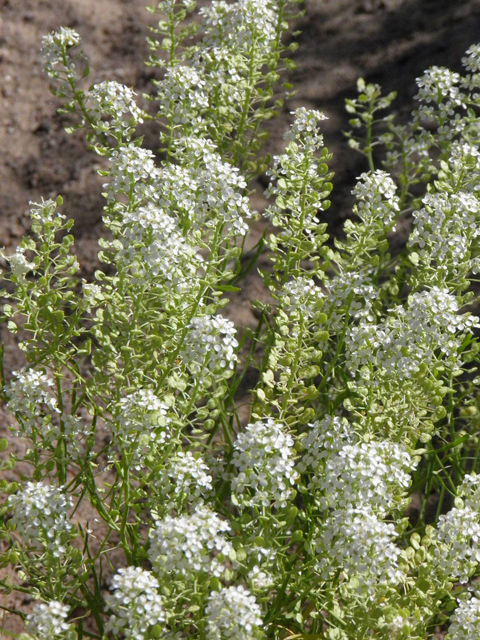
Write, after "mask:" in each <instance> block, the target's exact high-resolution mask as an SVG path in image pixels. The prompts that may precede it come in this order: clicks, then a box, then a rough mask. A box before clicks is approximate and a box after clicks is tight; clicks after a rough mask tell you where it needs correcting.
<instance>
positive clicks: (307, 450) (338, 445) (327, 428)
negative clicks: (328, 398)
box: [297, 416, 358, 473]
mask: <svg viewBox="0 0 480 640" xmlns="http://www.w3.org/2000/svg"><path fill="white" fill-rule="evenodd" d="M308 427H309V430H308V432H307V434H306V436H305V437H304V438H302V440H301V447H302V458H301V460H300V461H299V463H298V465H297V468H298V470H299V471H300V472H301V473H305V471H307V470H311V471H316V470H318V468H319V466H320V465H321V464H323V463H324V461H325V459H326V458H328V457H329V456H330V455H332V453H338V452H339V451H341V449H342V448H343V447H344V446H346V445H351V444H353V443H355V442H356V441H357V440H358V436H357V434H356V433H355V431H354V430H353V428H352V426H351V425H350V424H349V422H348V421H347V420H346V419H345V418H340V417H338V416H326V417H325V418H324V419H323V420H321V421H320V420H316V421H315V422H313V423H311V424H309V425H308Z"/></svg>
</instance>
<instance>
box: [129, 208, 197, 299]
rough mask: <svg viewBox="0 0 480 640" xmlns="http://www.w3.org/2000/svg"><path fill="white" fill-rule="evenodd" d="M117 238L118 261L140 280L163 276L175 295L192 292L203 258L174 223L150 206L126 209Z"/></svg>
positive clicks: (163, 213) (167, 216) (160, 210)
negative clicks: (119, 245)
mask: <svg viewBox="0 0 480 640" xmlns="http://www.w3.org/2000/svg"><path fill="white" fill-rule="evenodd" d="M122 225H123V229H122V231H121V232H120V234H119V235H118V240H119V241H120V243H121V245H122V249H121V250H120V251H119V253H118V260H119V261H120V262H121V263H123V264H125V266H127V267H128V268H129V269H130V271H131V272H132V273H133V274H134V275H135V276H136V277H137V278H138V279H139V280H145V279H146V278H149V277H151V276H153V277H158V276H163V277H164V278H165V280H166V281H167V282H168V283H169V284H170V285H171V286H172V287H173V288H174V289H175V290H176V291H178V292H180V293H181V292H185V291H188V290H190V291H191V290H192V289H195V280H196V276H197V272H198V268H199V266H200V264H201V261H202V258H201V256H200V254H199V253H198V251H197V249H196V247H193V246H191V245H190V244H189V243H188V241H187V239H186V238H185V237H184V236H183V235H182V233H181V231H180V229H179V227H178V223H177V221H176V220H175V219H174V218H173V217H171V216H170V215H169V214H167V213H165V211H163V210H162V209H159V208H157V207H156V206H154V205H153V204H149V205H148V206H146V207H139V208H137V209H134V210H127V211H126V212H125V213H124V214H123V217H122Z"/></svg>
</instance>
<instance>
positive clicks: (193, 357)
mask: <svg viewBox="0 0 480 640" xmlns="http://www.w3.org/2000/svg"><path fill="white" fill-rule="evenodd" d="M235 335H236V329H235V326H234V324H233V322H232V321H231V320H227V319H226V318H224V317H223V316H221V315H216V316H198V317H196V318H193V320H192V321H191V323H190V325H189V332H188V334H187V336H186V338H185V342H184V345H183V348H182V351H181V354H180V357H181V358H182V360H183V362H184V364H185V365H186V366H187V367H188V368H189V370H190V371H191V373H192V374H194V375H197V376H198V382H199V384H203V383H204V382H205V378H206V377H208V376H209V375H211V374H212V373H221V372H225V371H227V370H228V371H232V370H233V368H234V366H235V363H236V362H237V361H238V356H237V354H236V349H237V347H238V342H237V340H236V338H235Z"/></svg>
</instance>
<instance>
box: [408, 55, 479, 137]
mask: <svg viewBox="0 0 480 640" xmlns="http://www.w3.org/2000/svg"><path fill="white" fill-rule="evenodd" d="M417 85H418V88H419V90H418V93H417V95H416V96H415V98H416V99H417V100H419V101H420V103H421V104H420V106H419V108H418V111H416V112H414V118H415V119H416V120H430V121H432V122H434V123H435V124H437V125H438V129H437V132H436V135H437V136H438V137H439V138H440V139H447V140H451V139H452V138H453V137H454V135H455V134H457V133H461V132H462V131H463V129H464V128H465V121H464V119H463V118H462V116H461V115H460V113H458V112H457V113H456V112H455V109H457V108H460V109H461V110H464V109H466V107H467V105H466V96H465V94H464V93H463V92H462V91H461V89H462V85H463V81H462V76H461V75H460V74H459V73H455V72H453V71H451V70H450V69H447V68H446V67H438V66H433V67H430V69H427V71H425V73H424V74H423V76H421V77H420V78H417Z"/></svg>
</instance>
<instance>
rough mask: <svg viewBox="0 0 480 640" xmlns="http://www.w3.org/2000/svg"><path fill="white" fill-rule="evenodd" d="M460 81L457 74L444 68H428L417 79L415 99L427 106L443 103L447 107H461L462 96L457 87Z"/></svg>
mask: <svg viewBox="0 0 480 640" xmlns="http://www.w3.org/2000/svg"><path fill="white" fill-rule="evenodd" d="M460 80H461V76H460V74H459V73H454V72H453V71H450V69H447V68H446V67H438V66H433V67H430V69H427V70H426V71H425V73H424V74H423V76H420V77H419V78H417V85H418V88H419V91H418V94H417V95H416V96H415V98H416V99H417V100H422V101H423V102H426V103H427V104H428V103H430V102H442V101H445V102H446V103H447V105H461V104H462V100H463V96H462V94H461V93H460V89H459V87H458V85H459V84H460Z"/></svg>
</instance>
